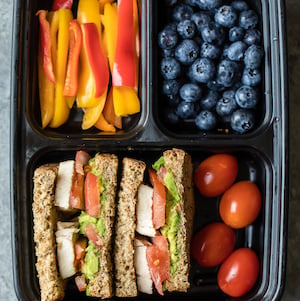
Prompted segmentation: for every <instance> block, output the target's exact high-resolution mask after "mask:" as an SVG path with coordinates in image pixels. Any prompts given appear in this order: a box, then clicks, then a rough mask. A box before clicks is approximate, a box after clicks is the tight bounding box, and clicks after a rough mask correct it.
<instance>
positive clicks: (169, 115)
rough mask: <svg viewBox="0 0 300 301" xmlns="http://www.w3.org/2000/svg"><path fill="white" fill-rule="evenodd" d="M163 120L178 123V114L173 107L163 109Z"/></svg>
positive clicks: (173, 123)
mask: <svg viewBox="0 0 300 301" xmlns="http://www.w3.org/2000/svg"><path fill="white" fill-rule="evenodd" d="M164 118H165V119H164V120H166V122H167V123H169V124H172V125H175V124H177V123H179V116H178V115H177V114H176V111H175V109H174V108H170V107H167V108H165V109H164Z"/></svg>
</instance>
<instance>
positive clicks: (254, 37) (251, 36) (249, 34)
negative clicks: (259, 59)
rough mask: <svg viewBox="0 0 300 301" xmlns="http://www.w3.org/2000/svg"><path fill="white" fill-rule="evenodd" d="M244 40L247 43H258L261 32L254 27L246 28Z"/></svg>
mask: <svg viewBox="0 0 300 301" xmlns="http://www.w3.org/2000/svg"><path fill="white" fill-rule="evenodd" d="M244 42H245V43H246V44H248V45H253V44H259V43H260V42H261V32H260V30H258V29H256V28H250V29H248V30H246V33H245V36H244Z"/></svg>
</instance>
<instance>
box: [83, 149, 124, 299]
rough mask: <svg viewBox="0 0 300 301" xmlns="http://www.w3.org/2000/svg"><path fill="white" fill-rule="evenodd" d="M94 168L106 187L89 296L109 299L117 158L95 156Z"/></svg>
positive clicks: (111, 276) (111, 291) (112, 156)
mask: <svg viewBox="0 0 300 301" xmlns="http://www.w3.org/2000/svg"><path fill="white" fill-rule="evenodd" d="M95 168H96V169H97V171H98V172H99V173H100V174H101V175H102V179H103V180H104V182H105V187H106V192H105V194H106V200H105V206H104V207H101V216H102V217H103V218H104V222H105V232H104V236H103V238H102V239H103V248H102V250H101V252H100V258H99V270H98V273H97V274H96V276H95V278H94V279H93V280H91V281H90V282H89V295H90V296H93V297H101V298H110V297H112V296H113V264H112V256H111V253H112V230H113V224H114V218H115V198H116V189H117V171H118V158H117V156H115V155H111V154H97V155H96V156H95Z"/></svg>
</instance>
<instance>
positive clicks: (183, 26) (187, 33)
mask: <svg viewBox="0 0 300 301" xmlns="http://www.w3.org/2000/svg"><path fill="white" fill-rule="evenodd" d="M177 32H178V34H179V35H180V36H181V37H182V38H183V39H189V38H192V37H193V36H194V35H195V32H196V26H195V23H194V22H193V21H191V20H183V21H181V22H179V23H178V25H177Z"/></svg>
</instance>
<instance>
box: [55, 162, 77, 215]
mask: <svg viewBox="0 0 300 301" xmlns="http://www.w3.org/2000/svg"><path fill="white" fill-rule="evenodd" d="M74 176H75V161H74V160H68V161H64V162H60V163H59V167H58V174H57V181H56V188H55V206H57V207H59V208H60V209H62V210H73V209H72V208H71V207H70V201H69V200H70V193H71V189H72V184H73V178H74Z"/></svg>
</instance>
